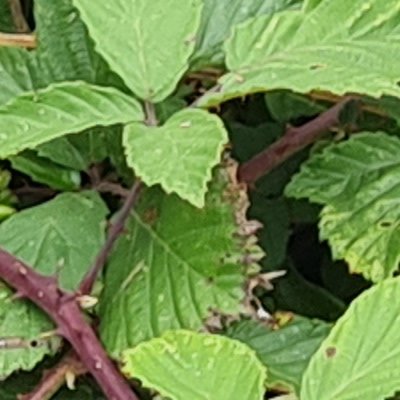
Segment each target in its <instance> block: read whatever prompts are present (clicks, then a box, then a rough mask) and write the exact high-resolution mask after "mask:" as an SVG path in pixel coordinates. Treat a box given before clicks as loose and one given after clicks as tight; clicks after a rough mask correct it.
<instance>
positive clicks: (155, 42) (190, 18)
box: [73, 0, 202, 103]
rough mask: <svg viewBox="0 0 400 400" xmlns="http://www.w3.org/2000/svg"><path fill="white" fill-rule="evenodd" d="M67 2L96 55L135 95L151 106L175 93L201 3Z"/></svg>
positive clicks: (138, 0) (144, 0)
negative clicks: (79, 17)
mask: <svg viewBox="0 0 400 400" xmlns="http://www.w3.org/2000/svg"><path fill="white" fill-rule="evenodd" d="M73 3H74V4H75V6H76V7H77V8H78V9H79V11H80V13H81V15H82V18H83V20H84V21H85V22H86V24H87V26H88V29H89V32H90V33H91V35H92V37H93V39H94V40H95V42H96V46H97V47H96V48H97V50H98V51H99V53H100V54H101V55H102V56H103V57H104V58H105V59H106V61H107V62H108V63H109V65H110V66H111V68H112V69H113V70H114V71H115V72H117V73H118V74H119V75H120V76H121V77H122V79H123V80H124V82H125V84H126V85H127V86H128V87H129V88H130V89H131V90H132V91H133V92H134V93H135V94H136V95H137V96H139V97H140V98H142V99H144V100H148V101H151V102H154V103H156V102H160V101H161V100H163V99H164V98H166V97H167V96H168V95H169V94H170V93H171V92H172V91H173V90H174V89H175V87H176V84H177V83H178V81H179V79H180V78H181V77H182V75H183V74H184V72H185V71H186V70H187V68H188V59H189V57H190V55H191V53H192V52H193V49H194V44H195V41H196V40H195V39H196V32H197V29H198V26H199V24H200V16H201V9H202V1H201V0H186V1H183V2H182V1H181V0H152V1H147V0H116V1H114V2H113V3H109V2H107V1H105V2H100V3H98V4H96V7H95V8H93V2H92V1H90V0H73ZM121 55H123V56H121Z"/></svg>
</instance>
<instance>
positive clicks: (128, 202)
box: [79, 179, 142, 294]
mask: <svg viewBox="0 0 400 400" xmlns="http://www.w3.org/2000/svg"><path fill="white" fill-rule="evenodd" d="M141 186H142V185H141V182H140V180H139V179H138V180H137V181H136V182H135V183H134V185H133V186H132V188H131V190H130V191H129V193H128V196H127V197H126V199H125V202H124V204H123V206H122V208H121V210H120V211H119V213H118V214H117V216H116V217H115V221H112V222H111V226H110V229H109V231H108V235H107V239H106V242H105V243H104V245H103V247H102V248H101V250H100V252H99V253H98V255H97V257H96V259H95V261H94V263H93V265H92V267H91V268H90V269H89V272H88V273H87V274H86V276H85V277H84V279H83V280H82V282H81V284H80V286H79V292H80V293H81V294H90V292H91V291H92V289H93V285H94V283H95V281H96V279H97V277H98V275H99V274H100V272H101V271H102V269H103V267H104V265H105V263H106V261H107V259H108V256H109V255H110V253H111V250H112V249H113V247H114V244H115V242H116V240H117V239H118V237H119V236H120V234H121V233H122V232H123V231H124V227H125V223H126V220H127V219H128V217H129V214H130V212H131V210H132V207H133V205H134V204H135V202H136V200H137V198H138V195H139V192H140V189H141Z"/></svg>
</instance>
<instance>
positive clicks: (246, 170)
mask: <svg viewBox="0 0 400 400" xmlns="http://www.w3.org/2000/svg"><path fill="white" fill-rule="evenodd" d="M351 100H353V98H350V97H346V98H344V99H343V100H342V101H340V102H339V103H337V104H336V105H334V106H333V107H332V108H330V109H328V110H327V111H325V112H323V113H322V114H320V115H319V116H318V117H316V118H314V119H313V120H312V121H310V122H307V123H306V124H304V125H302V126H299V127H290V128H288V129H287V131H286V134H285V135H284V136H283V137H282V138H280V139H279V140H277V141H276V142H275V143H273V144H272V145H271V146H269V147H268V148H267V149H265V150H264V151H262V152H261V153H259V154H257V155H256V156H255V157H253V158H252V159H251V160H249V161H247V162H245V163H244V164H242V165H241V166H240V167H239V171H238V179H239V181H241V182H246V183H248V184H252V183H254V182H255V181H257V180H258V179H259V178H261V177H262V176H263V175H265V174H267V173H268V172H270V171H271V170H272V169H274V168H275V167H277V166H278V165H280V164H282V163H283V162H284V161H286V160H287V159H288V158H289V157H290V156H292V155H293V154H295V153H297V152H298V151H300V150H302V149H304V148H305V147H306V146H308V145H309V144H311V143H313V142H315V141H316V140H317V139H318V138H319V137H320V136H321V134H323V133H324V132H326V131H327V130H329V129H331V128H332V127H334V126H336V125H338V124H339V122H340V121H339V119H340V113H341V111H342V110H343V108H344V107H345V106H346V105H347V104H348V103H349V102H350V101H351Z"/></svg>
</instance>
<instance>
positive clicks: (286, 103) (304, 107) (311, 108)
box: [265, 90, 326, 123]
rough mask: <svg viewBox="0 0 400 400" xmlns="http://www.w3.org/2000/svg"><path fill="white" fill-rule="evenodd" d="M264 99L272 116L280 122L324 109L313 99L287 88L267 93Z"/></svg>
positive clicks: (307, 115) (318, 112)
mask: <svg viewBox="0 0 400 400" xmlns="http://www.w3.org/2000/svg"><path fill="white" fill-rule="evenodd" d="M265 101H266V103H267V106H268V109H269V111H270V113H271V115H272V117H273V118H274V119H275V120H276V121H278V122H282V123H286V122H288V121H290V120H293V119H296V118H304V117H312V116H315V115H318V114H320V113H321V112H323V111H325V109H326V107H323V106H322V105H320V104H318V103H317V102H316V101H315V100H312V99H310V98H308V97H306V96H303V95H300V94H297V93H293V92H290V91H287V90H278V91H274V92H270V93H267V94H266V95H265Z"/></svg>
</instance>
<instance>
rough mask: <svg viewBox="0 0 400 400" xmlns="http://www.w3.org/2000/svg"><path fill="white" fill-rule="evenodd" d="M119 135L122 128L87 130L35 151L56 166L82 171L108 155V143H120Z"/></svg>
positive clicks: (44, 145) (45, 144)
mask: <svg viewBox="0 0 400 400" xmlns="http://www.w3.org/2000/svg"><path fill="white" fill-rule="evenodd" d="M121 133H122V127H121V126H115V125H114V126H109V127H107V128H104V127H95V128H89V129H88V130H86V131H84V132H81V133H80V134H79V135H75V134H71V135H66V136H63V137H61V138H57V139H54V140H52V141H50V142H47V143H44V144H42V145H40V146H39V147H38V148H37V151H38V154H39V155H41V156H43V157H46V158H49V159H50V160H52V161H54V162H56V163H58V164H61V165H64V166H66V167H68V168H74V169H79V170H81V171H84V170H87V169H88V167H89V166H90V165H92V164H95V163H98V162H101V161H103V160H104V159H106V158H107V156H109V155H110V152H111V151H110V143H112V142H115V141H121ZM121 147H122V146H121ZM121 153H122V154H123V151H121Z"/></svg>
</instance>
